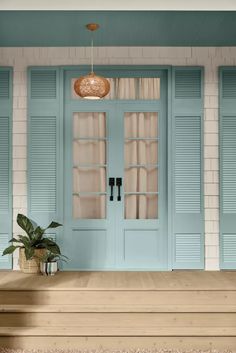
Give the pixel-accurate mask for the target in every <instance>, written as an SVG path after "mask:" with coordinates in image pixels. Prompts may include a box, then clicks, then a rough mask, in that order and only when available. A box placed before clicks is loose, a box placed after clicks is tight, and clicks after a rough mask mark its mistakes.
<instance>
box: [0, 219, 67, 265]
mask: <svg viewBox="0 0 236 353" xmlns="http://www.w3.org/2000/svg"><path fill="white" fill-rule="evenodd" d="M17 223H18V225H19V226H20V227H21V228H22V229H23V230H24V231H25V233H26V235H18V238H12V239H11V240H10V241H9V242H10V243H14V244H15V245H13V244H12V245H10V246H9V247H7V248H6V249H5V250H4V251H3V255H7V254H12V253H13V252H14V251H15V250H16V249H17V248H25V257H26V260H30V259H32V257H33V256H34V253H35V249H47V250H48V251H50V252H51V253H52V254H54V255H61V251H60V248H59V246H58V245H57V243H56V242H55V241H53V240H52V239H50V238H49V237H48V238H47V237H45V232H46V230H47V229H52V228H57V227H61V226H62V224H60V223H57V222H51V223H50V224H49V225H48V227H47V228H42V227H40V226H38V225H34V223H33V222H31V220H30V219H29V218H28V217H26V216H25V215H23V214H20V213H19V214H18V215H17Z"/></svg>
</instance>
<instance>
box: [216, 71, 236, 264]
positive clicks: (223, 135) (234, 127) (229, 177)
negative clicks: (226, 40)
mask: <svg viewBox="0 0 236 353" xmlns="http://www.w3.org/2000/svg"><path fill="white" fill-rule="evenodd" d="M219 91H220V96H219V105H220V151H219V154H220V268H221V269H236V217H235V216H236V67H221V68H220V70H219Z"/></svg>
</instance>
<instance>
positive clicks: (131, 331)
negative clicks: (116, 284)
mask: <svg viewBox="0 0 236 353" xmlns="http://www.w3.org/2000/svg"><path fill="white" fill-rule="evenodd" d="M0 336H1V337H4V336H12V337H15V336H16V337H17V336H59V337H60V336H64V337H67V336H68V337H70V336H78V337H79V336H90V337H91V336H105V337H109V336H122V337H129V336H142V337H146V336H147V337H152V336H154V337H171V336H172V337H173V336H175V337H177V336H181V337H189V336H191V337H198V336H201V337H215V336H217V337H235V336H236V329H235V327H225V326H221V327H211V326H208V327H184V326H182V327H165V326H162V327H148V328H147V327H146V326H141V327H135V326H122V327H120V326H119V325H118V324H117V326H113V327H111V326H106V327H105V326H99V323H97V324H96V326H88V327H84V326H83V325H82V326H74V327H60V326H57V327H51V326H50V327H24V326H22V327H12V326H9V327H7V326H5V327H0Z"/></svg>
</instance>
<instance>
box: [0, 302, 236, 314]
mask: <svg viewBox="0 0 236 353" xmlns="http://www.w3.org/2000/svg"><path fill="white" fill-rule="evenodd" d="M93 312H94V313H168V312H169V313H209V312H210V313H236V305H233V304H231V305H230V304H226V305H223V304H220V305H216V304H214V305H206V304H200V305H196V304H195V305H184V304H180V305H175V304H174V305H171V304H164V305H159V304H133V305H132V304H122V305H116V304H98V305H95V304H77V305H76V304H63V305H58V304H55V305H54V304H49V305H46V304H45V305H37V304H35V305H25V304H22V305H13V304H12V305H9V304H6V305H0V313H93Z"/></svg>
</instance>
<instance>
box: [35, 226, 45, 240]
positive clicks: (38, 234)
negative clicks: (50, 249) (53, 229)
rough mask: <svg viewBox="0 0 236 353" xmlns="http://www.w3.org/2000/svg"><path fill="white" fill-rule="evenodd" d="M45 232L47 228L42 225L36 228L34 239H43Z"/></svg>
mask: <svg viewBox="0 0 236 353" xmlns="http://www.w3.org/2000/svg"><path fill="white" fill-rule="evenodd" d="M44 232H45V229H43V228H41V227H40V226H38V227H37V228H35V230H34V240H40V239H42V237H43V235H44Z"/></svg>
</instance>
